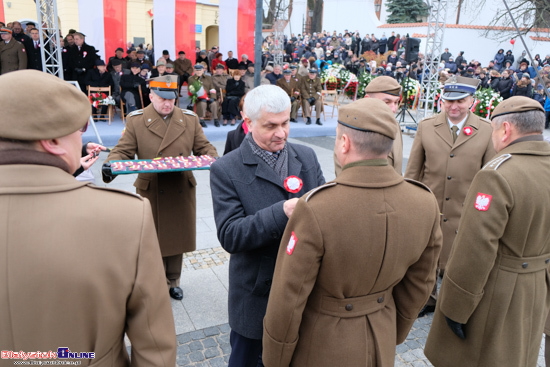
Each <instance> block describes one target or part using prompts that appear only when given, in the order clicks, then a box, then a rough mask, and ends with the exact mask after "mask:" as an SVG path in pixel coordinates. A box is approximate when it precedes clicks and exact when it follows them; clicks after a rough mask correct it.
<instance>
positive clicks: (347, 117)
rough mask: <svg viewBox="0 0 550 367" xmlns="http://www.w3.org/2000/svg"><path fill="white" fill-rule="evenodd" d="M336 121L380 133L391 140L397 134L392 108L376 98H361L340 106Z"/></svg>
mask: <svg viewBox="0 0 550 367" xmlns="http://www.w3.org/2000/svg"><path fill="white" fill-rule="evenodd" d="M338 123H339V124H342V125H344V126H346V127H349V128H351V129H354V130H359V131H365V132H373V133H378V134H382V135H384V136H387V137H388V138H390V139H392V140H395V136H396V135H397V124H396V123H395V116H394V114H393V112H392V110H391V109H390V108H389V107H388V106H387V105H386V104H385V103H384V102H382V101H381V100H379V99H376V98H361V99H358V100H357V101H355V102H352V103H350V104H347V105H345V106H343V107H340V111H339V112H338Z"/></svg>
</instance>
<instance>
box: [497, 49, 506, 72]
mask: <svg viewBox="0 0 550 367" xmlns="http://www.w3.org/2000/svg"><path fill="white" fill-rule="evenodd" d="M503 67H504V49H502V48H501V49H500V50H498V52H497V54H496V55H495V68H496V69H497V70H499V71H500V70H502V68H503Z"/></svg>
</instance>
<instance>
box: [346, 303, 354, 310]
mask: <svg viewBox="0 0 550 367" xmlns="http://www.w3.org/2000/svg"><path fill="white" fill-rule="evenodd" d="M351 310H353V305H352V304H351V303H348V304H347V305H346V311H351Z"/></svg>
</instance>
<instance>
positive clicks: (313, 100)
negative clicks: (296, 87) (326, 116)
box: [307, 97, 315, 106]
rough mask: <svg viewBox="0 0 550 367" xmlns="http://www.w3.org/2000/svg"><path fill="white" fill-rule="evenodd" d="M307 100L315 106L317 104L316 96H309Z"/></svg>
mask: <svg viewBox="0 0 550 367" xmlns="http://www.w3.org/2000/svg"><path fill="white" fill-rule="evenodd" d="M307 101H308V102H309V104H310V105H311V106H313V105H314V104H315V98H313V97H309V98H308V99H307Z"/></svg>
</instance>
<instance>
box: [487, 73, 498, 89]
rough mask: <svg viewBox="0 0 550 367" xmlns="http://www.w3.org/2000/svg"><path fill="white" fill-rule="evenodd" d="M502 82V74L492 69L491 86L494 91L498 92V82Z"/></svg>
mask: <svg viewBox="0 0 550 367" xmlns="http://www.w3.org/2000/svg"><path fill="white" fill-rule="evenodd" d="M499 82H500V74H499V72H498V71H496V70H494V69H493V70H491V71H490V72H489V87H491V89H493V90H494V91H496V92H498V83H499Z"/></svg>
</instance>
